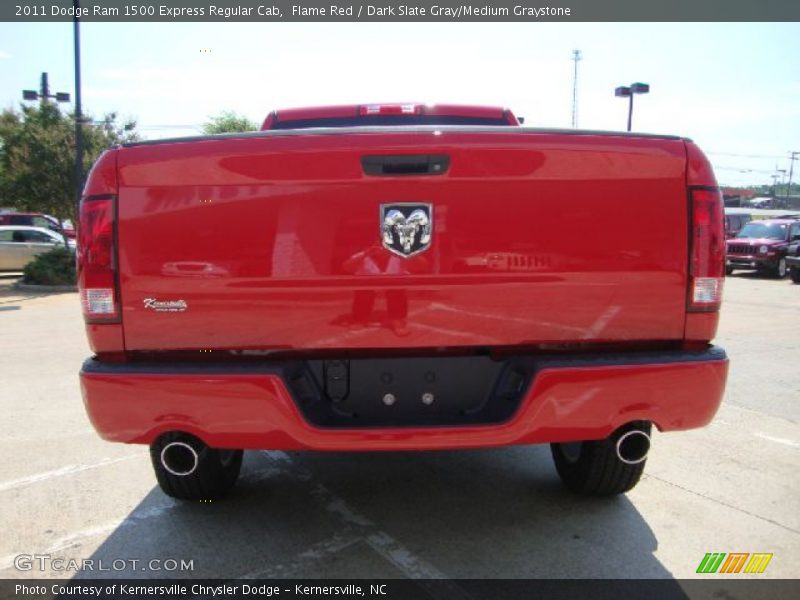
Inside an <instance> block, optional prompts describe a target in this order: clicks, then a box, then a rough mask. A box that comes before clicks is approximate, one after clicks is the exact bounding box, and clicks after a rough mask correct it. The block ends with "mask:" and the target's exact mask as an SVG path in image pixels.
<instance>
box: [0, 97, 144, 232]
mask: <svg viewBox="0 0 800 600" xmlns="http://www.w3.org/2000/svg"><path fill="white" fill-rule="evenodd" d="M74 119H75V117H74V114H70V113H62V112H61V110H60V109H59V107H58V106H57V105H56V104H54V103H52V102H42V103H40V104H38V105H35V106H24V105H23V106H21V108H20V110H19V111H16V110H13V109H6V110H4V111H3V112H2V113H0V204H2V205H4V206H14V207H16V208H17V209H19V210H27V211H32V212H42V213H46V214H50V215H53V216H54V217H57V218H59V219H61V220H64V219H71V220H72V222H73V223H76V222H77V218H76V217H77V215H76V210H77V207H76V206H75V188H76V181H75V120H74ZM83 138H84V152H83V159H84V165H83V166H84V173H87V172H88V170H89V168H90V167H91V165H92V164H93V163H94V161H95V160H96V159H97V157H98V156H100V154H101V153H102V152H103V150H105V149H106V148H109V147H111V146H114V145H117V144H120V143H125V142H129V141H135V140H136V139H138V134H137V133H136V123H135V122H134V121H126V122H124V123H119V122H118V120H117V115H116V113H109V114H107V115H105V117H104V118H103V119H102V120H101V121H92V119H91V117H87V116H84V125H83Z"/></svg>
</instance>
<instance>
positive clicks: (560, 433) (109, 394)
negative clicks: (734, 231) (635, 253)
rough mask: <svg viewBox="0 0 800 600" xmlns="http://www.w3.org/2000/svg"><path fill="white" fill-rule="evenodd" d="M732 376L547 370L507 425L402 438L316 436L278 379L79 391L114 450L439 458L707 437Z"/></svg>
mask: <svg viewBox="0 0 800 600" xmlns="http://www.w3.org/2000/svg"><path fill="white" fill-rule="evenodd" d="M727 370H728V361H727V360H714V361H706V362H686V363H671V364H653V365H639V366H633V365H627V366H612V367H581V368H553V369H545V370H543V371H541V372H540V373H539V374H538V375H537V377H536V379H535V381H534V383H533V385H532V386H531V389H530V390H529V392H528V394H527V396H526V397H525V399H524V400H523V402H522V404H521V406H520V408H519V409H518V411H517V413H516V415H515V416H514V417H513V418H512V419H511V420H509V421H508V422H506V423H503V424H500V425H492V426H469V427H428V428H403V429H357V430H356V429H320V428H315V427H312V426H310V425H309V424H308V423H307V422H305V421H304V420H303V418H302V416H301V415H300V413H299V412H298V410H297V408H296V407H295V405H294V403H293V401H292V399H291V397H290V395H289V392H288V391H287V389H286V387H285V386H284V384H283V382H282V380H281V379H280V377H278V376H275V375H263V376H256V375H251V374H248V375H236V374H230V373H225V372H220V373H219V374H203V375H180V376H178V375H163V374H158V375H155V374H153V375H142V374H139V375H122V374H95V373H90V374H87V373H82V374H81V387H82V391H83V398H84V403H85V405H86V409H87V411H88V414H89V417H90V419H91V421H92V424H93V425H94V427H95V429H97V431H98V432H99V433H100V435H101V436H102V437H104V438H105V439H107V440H111V441H117V442H129V443H142V444H148V443H151V442H152V441H153V440H154V439H155V438H156V437H157V436H158V435H159V434H161V433H163V432H166V431H174V430H178V431H184V432H188V433H192V434H194V435H196V436H198V437H200V438H201V439H203V440H204V441H205V442H206V443H207V444H209V445H210V446H212V447H218V448H248V449H306V450H328V451H347V450H436V449H447V448H479V447H487V446H503V445H511V444H535V443H544V442H559V441H560V442H564V441H577V440H587V439H601V438H604V437H606V436H608V435H609V434H610V433H611V432H612V431H613V430H614V429H616V428H617V427H619V426H621V425H623V424H624V423H627V422H629V421H634V420H649V421H653V422H654V423H655V424H656V426H657V427H658V428H659V429H660V430H662V431H673V430H683V429H691V428H694V427H702V426H703V425H706V424H707V423H708V422H709V421H710V420H711V419H712V417H713V416H714V414H715V412H716V411H717V408H718V406H719V403H720V401H721V399H722V394H723V391H724V388H725V380H726V377H727Z"/></svg>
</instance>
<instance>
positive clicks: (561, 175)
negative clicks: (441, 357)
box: [118, 128, 688, 351]
mask: <svg viewBox="0 0 800 600" xmlns="http://www.w3.org/2000/svg"><path fill="white" fill-rule="evenodd" d="M420 153H424V154H446V155H449V156H450V159H451V163H450V169H449V171H448V172H447V173H446V174H444V175H441V176H435V177H431V176H427V177H425V176H411V177H407V176H405V177H400V176H397V177H394V176H390V177H369V176H366V175H365V174H364V172H363V170H362V167H361V163H360V158H361V157H362V156H363V155H366V154H420ZM686 169H687V158H686V147H685V143H684V141H683V140H679V139H661V138H646V137H625V136H605V135H590V134H585V135H563V134H558V133H552V132H537V133H531V132H521V131H520V130H505V131H503V132H496V133H495V132H487V131H481V132H466V131H459V130H448V129H447V128H443V129H442V130H441V131H433V130H428V131H413V132H408V131H403V132H401V131H398V132H382V133H353V132H343V133H340V134H336V135H265V136H264V135H262V136H254V137H243V138H236V139H214V140H208V141H193V142H191V143H171V144H162V145H144V146H138V147H133V148H123V149H122V150H120V151H119V154H118V174H119V206H118V214H119V219H118V222H119V225H118V227H119V231H118V236H119V239H118V247H119V267H120V282H121V290H120V292H121V301H122V311H123V323H124V328H125V344H126V349H127V350H128V351H136V350H185V349H203V348H215V349H277V348H284V349H342V348H355V349H368V348H384V349H388V348H395V349H397V348H405V349H407V348H423V347H427V348H429V347H442V346H446V347H472V346H508V345H534V344H541V343H560V342H620V341H623V342H624V341H642V340H651V341H653V340H659V341H665V340H680V339H682V338H683V336H684V332H685V327H686V306H685V304H686V289H687V262H688V224H687V193H686ZM392 202H429V203H431V204H432V205H433V207H434V228H433V243H432V244H431V247H430V249H429V250H427V251H426V252H423V253H421V254H419V255H417V256H414V257H412V258H408V259H405V258H399V257H396V256H394V255H392V254H391V253H390V252H389V251H388V250H386V249H385V248H383V247H382V246H381V242H380V234H379V207H380V205H381V204H382V203H392ZM146 298H157V299H159V300H165V301H169V300H178V299H180V300H184V301H185V302H186V303H187V307H188V308H187V310H185V311H184V312H177V313H176V312H165V313H158V312H154V311H152V310H148V309H146V308H145V307H144V299H146ZM165 332H168V334H166V333H165Z"/></svg>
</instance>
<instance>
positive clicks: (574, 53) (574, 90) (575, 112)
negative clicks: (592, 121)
mask: <svg viewBox="0 0 800 600" xmlns="http://www.w3.org/2000/svg"><path fill="white" fill-rule="evenodd" d="M582 58H583V56H581V51H580V50H573V51H572V61H573V62H574V63H575V69H574V72H573V75H572V127H573V128H577V127H578V61H580V60H581V59H582Z"/></svg>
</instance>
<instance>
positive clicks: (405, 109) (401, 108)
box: [359, 104, 422, 116]
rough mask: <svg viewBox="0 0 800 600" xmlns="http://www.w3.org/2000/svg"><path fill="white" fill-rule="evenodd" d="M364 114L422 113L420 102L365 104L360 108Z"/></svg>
mask: <svg viewBox="0 0 800 600" xmlns="http://www.w3.org/2000/svg"><path fill="white" fill-rule="evenodd" d="M359 112H360V114H361V115H362V116H364V115H419V114H422V105H420V104H365V105H363V106H362V107H361V109H360V111H359Z"/></svg>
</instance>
